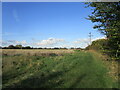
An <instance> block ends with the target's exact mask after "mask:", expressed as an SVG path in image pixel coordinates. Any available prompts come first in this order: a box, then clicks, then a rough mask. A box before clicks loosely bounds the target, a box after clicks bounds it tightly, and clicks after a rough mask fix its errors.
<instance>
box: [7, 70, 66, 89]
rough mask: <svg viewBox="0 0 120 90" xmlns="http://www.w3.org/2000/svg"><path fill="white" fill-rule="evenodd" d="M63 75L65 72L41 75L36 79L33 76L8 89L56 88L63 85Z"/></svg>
mask: <svg viewBox="0 0 120 90" xmlns="http://www.w3.org/2000/svg"><path fill="white" fill-rule="evenodd" d="M63 74H64V72H62V71H58V72H53V73H51V74H48V75H45V74H44V73H41V74H40V75H38V76H36V77H35V76H33V77H30V78H27V79H25V80H23V81H21V82H19V83H17V84H14V85H13V86H9V87H7V88H55V87H57V86H59V85H61V84H63V80H61V79H60V78H59V77H60V76H61V75H63Z"/></svg>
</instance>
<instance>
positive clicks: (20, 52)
mask: <svg viewBox="0 0 120 90" xmlns="http://www.w3.org/2000/svg"><path fill="white" fill-rule="evenodd" d="M73 52H74V51H73V50H46V49H44V50H43V49H42V50H40V49H3V50H2V55H4V56H16V55H28V56H49V55H51V54H53V55H54V54H55V55H58V56H61V55H62V54H64V53H73Z"/></svg>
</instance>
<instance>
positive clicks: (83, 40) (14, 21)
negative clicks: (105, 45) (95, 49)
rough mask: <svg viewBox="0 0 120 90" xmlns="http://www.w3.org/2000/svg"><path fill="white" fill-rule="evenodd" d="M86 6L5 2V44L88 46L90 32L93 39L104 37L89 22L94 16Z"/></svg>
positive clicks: (68, 3) (77, 3) (82, 4)
mask: <svg viewBox="0 0 120 90" xmlns="http://www.w3.org/2000/svg"><path fill="white" fill-rule="evenodd" d="M85 6H86V5H85V4H84V3H82V2H31V3H30V2H16V3H15V2H4V3H2V39H3V41H2V42H3V44H2V45H3V46H8V45H10V44H13V45H16V44H22V45H23V46H27V45H30V46H33V47H82V48H83V47H86V46H87V45H88V43H89V39H88V33H89V32H92V34H93V37H92V38H93V40H95V39H98V38H102V37H103V35H101V34H100V33H99V32H98V31H97V30H94V29H93V28H92V27H93V25H94V24H93V23H92V22H91V21H89V20H86V19H85V18H86V17H87V16H88V15H90V14H91V8H85Z"/></svg>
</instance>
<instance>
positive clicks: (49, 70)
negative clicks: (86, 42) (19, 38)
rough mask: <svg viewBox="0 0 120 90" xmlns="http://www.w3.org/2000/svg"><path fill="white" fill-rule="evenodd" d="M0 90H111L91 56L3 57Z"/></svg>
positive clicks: (102, 68)
mask: <svg viewBox="0 0 120 90" xmlns="http://www.w3.org/2000/svg"><path fill="white" fill-rule="evenodd" d="M2 82H3V88H10V87H12V88H18V87H21V88H24V87H26V88H41V87H42V88H113V87H117V85H116V84H115V82H114V80H113V79H112V78H111V77H110V76H109V75H108V70H107V68H106V66H105V65H104V64H103V63H102V60H101V59H100V58H99V57H97V56H95V55H94V53H90V52H82V51H76V52H75V53H69V54H67V53H66V54H64V55H63V56H56V55H55V54H54V55H53V54H52V55H51V56H48V57H45V56H26V55H16V56H3V81H2Z"/></svg>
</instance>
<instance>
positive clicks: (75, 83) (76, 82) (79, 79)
mask: <svg viewBox="0 0 120 90" xmlns="http://www.w3.org/2000/svg"><path fill="white" fill-rule="evenodd" d="M84 77H86V74H83V75H81V76H80V77H78V78H77V79H76V81H75V82H74V83H73V84H72V85H71V86H70V88H75V87H76V85H77V84H79V83H80V82H81V81H82V80H83V78H84Z"/></svg>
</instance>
